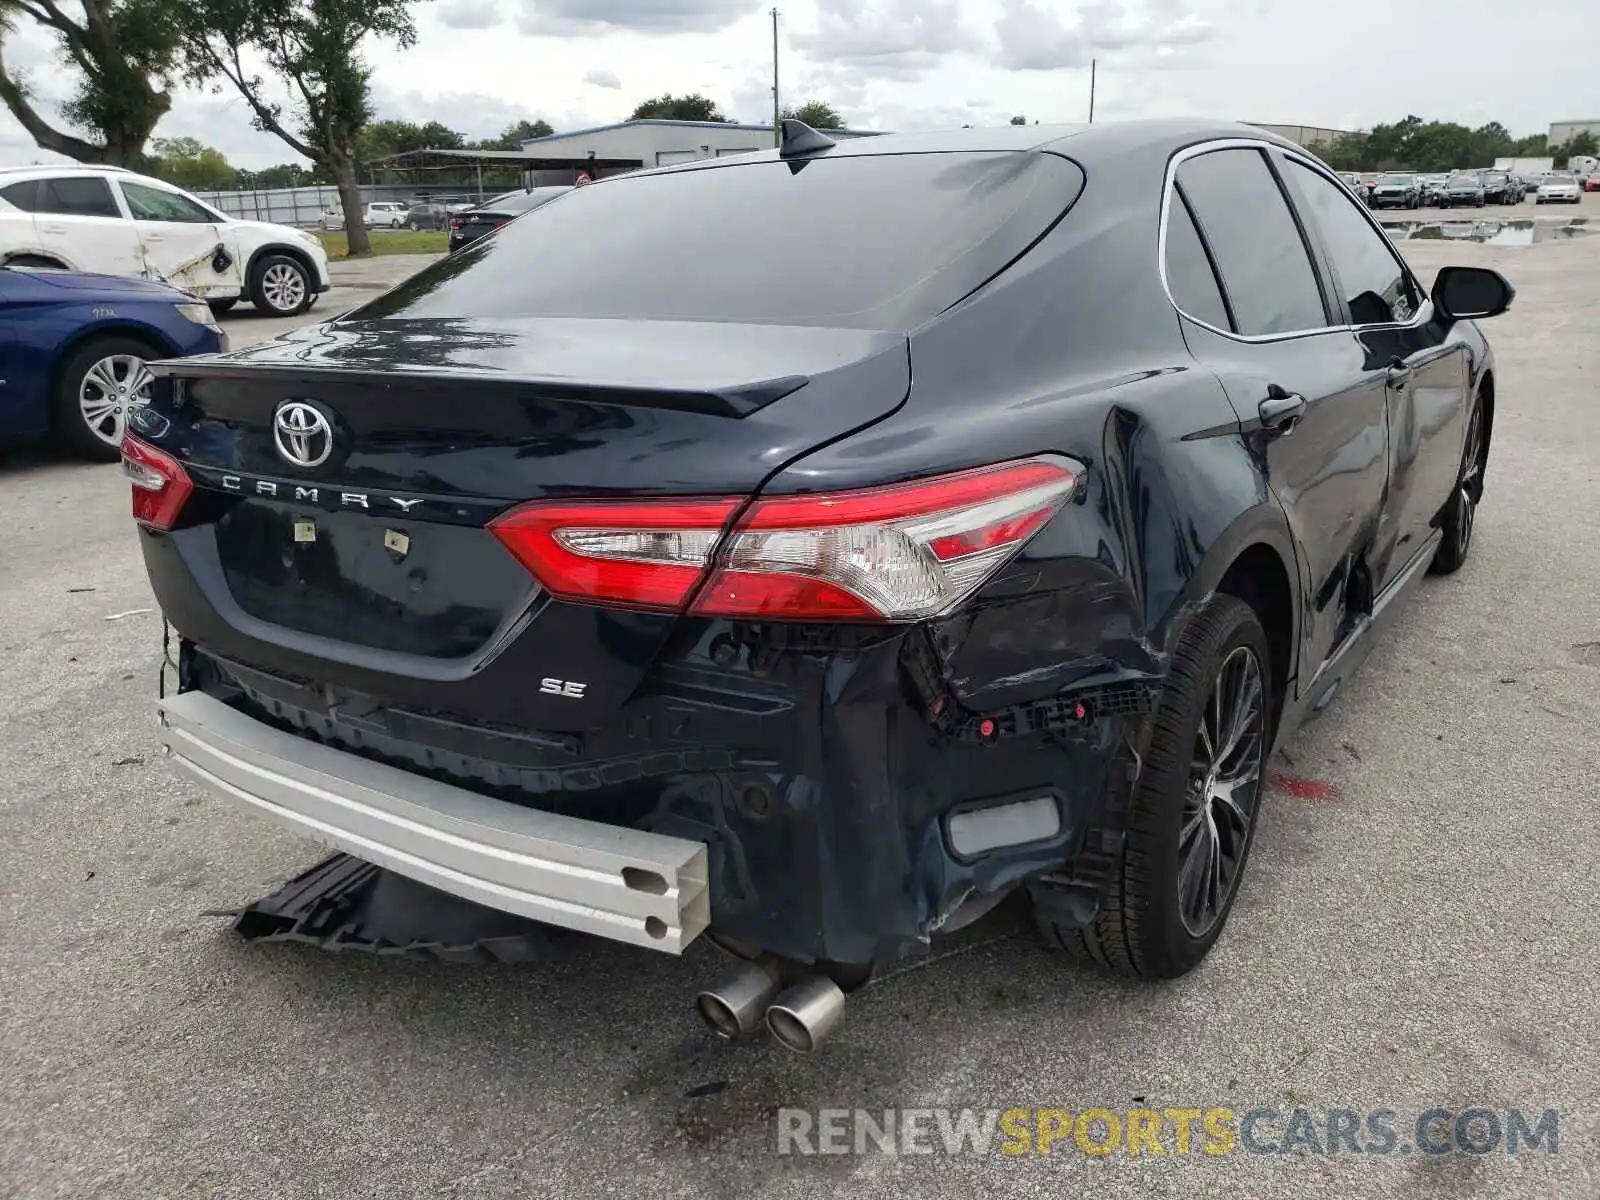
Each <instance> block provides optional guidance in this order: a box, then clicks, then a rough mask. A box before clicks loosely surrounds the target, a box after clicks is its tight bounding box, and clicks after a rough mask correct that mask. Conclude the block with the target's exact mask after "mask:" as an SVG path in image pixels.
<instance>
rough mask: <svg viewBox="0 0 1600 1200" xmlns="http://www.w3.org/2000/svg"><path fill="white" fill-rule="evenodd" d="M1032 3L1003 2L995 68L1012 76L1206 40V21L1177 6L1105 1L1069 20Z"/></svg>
mask: <svg viewBox="0 0 1600 1200" xmlns="http://www.w3.org/2000/svg"><path fill="white" fill-rule="evenodd" d="M1058 8H1059V6H1058V5H1052V6H1050V7H1049V8H1048V9H1047V8H1046V7H1045V5H1044V4H1041V3H1035V2H1034V0H1002V6H1001V12H1000V19H999V21H998V22H997V23H996V27H995V31H996V33H997V34H998V35H999V42H1000V46H999V54H998V55H997V58H996V62H997V63H998V65H999V66H1001V67H1002V68H1005V69H1008V70H1012V71H1053V70H1057V69H1059V68H1061V67H1081V66H1084V65H1085V64H1087V63H1088V61H1089V60H1090V59H1091V58H1093V57H1095V56H1097V55H1101V54H1116V53H1118V52H1123V51H1133V52H1138V51H1145V52H1150V51H1157V50H1161V49H1164V48H1167V47H1172V46H1188V45H1195V44H1197V43H1200V42H1204V41H1206V40H1208V39H1209V38H1210V37H1211V34H1212V28H1211V25H1210V23H1209V22H1208V21H1206V20H1205V19H1204V18H1203V17H1201V16H1199V15H1198V14H1196V13H1192V12H1187V11H1185V10H1184V8H1183V7H1182V5H1181V0H1106V2H1100V3H1093V4H1080V5H1078V7H1077V9H1076V10H1075V12H1074V14H1073V17H1072V19H1071V20H1065V19H1063V18H1062V17H1061V16H1059V15H1058V14H1057V12H1056V11H1054V10H1055V9H1058Z"/></svg>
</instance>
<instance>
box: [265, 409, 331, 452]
mask: <svg viewBox="0 0 1600 1200" xmlns="http://www.w3.org/2000/svg"><path fill="white" fill-rule="evenodd" d="M272 440H273V443H274V444H275V445H276V446H277V448H278V456H279V457H280V458H282V459H283V461H284V462H286V463H289V464H290V465H291V466H296V467H320V466H321V465H322V464H323V463H325V462H327V461H328V456H329V455H331V454H332V453H333V426H332V425H331V424H330V423H329V422H328V418H327V417H325V416H323V414H322V413H321V412H320V411H319V410H318V409H316V408H314V407H313V406H311V405H310V404H307V403H306V402H305V401H304V400H285V401H284V402H283V403H282V404H280V405H278V407H277V410H276V411H275V412H273V414H272Z"/></svg>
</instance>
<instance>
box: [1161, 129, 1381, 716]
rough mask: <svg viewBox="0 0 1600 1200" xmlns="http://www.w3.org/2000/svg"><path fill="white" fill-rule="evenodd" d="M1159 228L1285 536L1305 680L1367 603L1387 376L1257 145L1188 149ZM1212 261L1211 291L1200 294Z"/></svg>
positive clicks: (1198, 347)
mask: <svg viewBox="0 0 1600 1200" xmlns="http://www.w3.org/2000/svg"><path fill="white" fill-rule="evenodd" d="M1167 222H1168V224H1167V230H1166V246H1167V263H1166V270H1167V278H1168V285H1169V287H1170V288H1171V289H1172V291H1173V299H1174V302H1175V303H1177V305H1178V307H1179V309H1180V311H1181V312H1183V313H1184V333H1185V337H1186V338H1187V339H1188V342H1189V346H1190V349H1191V350H1192V351H1193V352H1194V354H1195V357H1196V358H1198V359H1199V360H1200V361H1201V362H1203V363H1205V364H1206V365H1207V366H1209V367H1210V368H1211V369H1212V370H1213V371H1214V372H1216V374H1217V377H1218V378H1219V379H1220V380H1221V381H1222V384H1223V386H1224V388H1226V390H1227V392H1228V395H1229V398H1230V399H1231V400H1232V401H1233V404H1234V407H1235V408H1236V409H1237V410H1238V413H1239V417H1240V419H1241V421H1243V423H1244V428H1245V431H1246V435H1247V437H1249V439H1250V440H1251V443H1252V445H1253V448H1254V449H1255V451H1256V453H1257V455H1258V461H1259V463H1260V466H1261V469H1262V471H1263V474H1264V475H1265V478H1266V482H1267V485H1268V486H1269V487H1270V488H1271V489H1272V492H1273V493H1274V495H1276V497H1277V498H1278V500H1279V502H1280V503H1281V504H1282V505H1283V508H1284V510H1285V512H1286V513H1287V515H1288V520H1289V526H1290V528H1291V530H1292V532H1293V534H1294V538H1295V543H1296V550H1297V552H1298V554H1299V558H1300V571H1301V576H1302V585H1303V587H1302V594H1303V595H1304V596H1305V597H1306V598H1307V603H1308V604H1309V606H1310V612H1309V613H1307V614H1306V619H1305V620H1303V621H1302V645H1301V650H1300V658H1301V661H1300V680H1301V683H1302V686H1304V685H1305V684H1307V683H1308V682H1309V681H1310V680H1311V679H1312V678H1313V677H1314V675H1315V674H1316V672H1317V671H1318V670H1320V669H1321V667H1322V665H1323V664H1324V663H1326V662H1327V661H1328V660H1330V659H1331V658H1332V657H1333V655H1334V654H1335V653H1336V652H1337V650H1338V647H1339V646H1340V644H1341V643H1342V642H1343V641H1344V639H1345V638H1346V637H1347V636H1348V635H1349V634H1350V633H1351V632H1352V631H1353V630H1354V629H1355V628H1356V627H1357V625H1358V623H1359V621H1360V619H1361V617H1362V616H1363V615H1365V614H1367V613H1369V612H1370V611H1371V601H1372V570H1373V567H1372V563H1371V561H1370V559H1371V555H1372V551H1373V547H1374V544H1375V541H1376V538H1377V535H1378V531H1379V529H1378V527H1379V519H1380V515H1381V513H1382V511H1383V500H1384V489H1385V486H1386V484H1387V474H1388V465H1387V463H1388V460H1387V455H1386V438H1387V419H1386V412H1385V405H1384V393H1383V386H1384V383H1383V380H1384V376H1383V372H1382V371H1381V370H1374V369H1372V368H1370V367H1369V366H1368V365H1367V363H1366V362H1365V359H1364V356H1363V354H1362V352H1361V350H1360V348H1359V346H1357V344H1356V343H1355V341H1354V340H1353V339H1352V338H1351V336H1350V332H1349V330H1348V329H1347V328H1345V327H1344V324H1343V320H1342V318H1341V317H1339V316H1338V315H1337V310H1336V309H1335V308H1334V307H1332V305H1331V302H1330V299H1329V297H1328V296H1327V295H1326V294H1325V290H1324V287H1323V284H1322V281H1321V279H1320V276H1319V273H1318V270H1317V265H1316V258H1315V256H1314V254H1313V251H1312V247H1311V245H1310V244H1309V243H1308V241H1307V239H1306V236H1305V234H1304V231H1303V230H1302V229H1301V228H1300V225H1299V223H1298V220H1297V217H1296V214H1295V211H1294V210H1293V209H1292V208H1291V207H1290V205H1289V202H1288V200H1287V198H1286V196H1285V193H1284V191H1283V187H1282V185H1281V183H1280V181H1279V178H1278V175H1277V172H1276V170H1275V168H1274V166H1273V164H1272V162H1271V160H1270V159H1269V157H1268V155H1267V154H1266V153H1265V148H1264V147H1257V146H1251V145H1227V146H1224V147H1222V148H1215V149H1213V148H1208V147H1201V148H1200V149H1199V151H1198V152H1191V153H1190V154H1189V155H1188V156H1187V157H1185V158H1184V159H1183V160H1182V161H1181V162H1180V163H1179V165H1178V169H1177V171H1176V174H1175V187H1174V191H1173V194H1172V195H1171V196H1170V197H1169V199H1168V205H1167ZM1186 264H1187V265H1186ZM1207 267H1214V270H1215V278H1216V279H1220V284H1221V287H1220V293H1218V292H1216V291H1215V290H1208V289H1214V288H1215V281H1214V280H1210V281H1209V282H1208V280H1209V278H1210V277H1209V275H1208V272H1207V270H1206V268H1207ZM1178 279H1186V280H1189V281H1191V282H1189V283H1183V282H1178V283H1175V282H1174V281H1175V280H1178Z"/></svg>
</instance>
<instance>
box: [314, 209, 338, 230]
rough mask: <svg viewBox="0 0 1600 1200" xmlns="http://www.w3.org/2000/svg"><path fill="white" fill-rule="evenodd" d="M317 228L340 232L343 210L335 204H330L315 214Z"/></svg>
mask: <svg viewBox="0 0 1600 1200" xmlns="http://www.w3.org/2000/svg"><path fill="white" fill-rule="evenodd" d="M317 228H318V229H327V230H340V229H343V228H344V209H342V208H340V207H339V206H338V205H337V204H330V205H328V207H327V208H324V209H323V210H322V211H321V212H319V213H318V214H317Z"/></svg>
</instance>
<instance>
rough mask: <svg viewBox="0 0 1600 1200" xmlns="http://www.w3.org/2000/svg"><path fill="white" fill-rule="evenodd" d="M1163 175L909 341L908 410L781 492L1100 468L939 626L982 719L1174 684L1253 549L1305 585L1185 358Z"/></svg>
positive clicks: (1261, 482)
mask: <svg viewBox="0 0 1600 1200" xmlns="http://www.w3.org/2000/svg"><path fill="white" fill-rule="evenodd" d="M1166 157H1167V155H1166V152H1165V151H1164V150H1163V151H1159V152H1150V151H1147V152H1143V153H1142V154H1139V155H1134V154H1130V155H1128V156H1126V157H1124V158H1121V159H1116V160H1113V161H1111V162H1108V163H1103V164H1102V165H1101V166H1099V167H1097V168H1096V170H1095V171H1093V172H1091V173H1089V181H1088V185H1087V186H1086V188H1085V190H1084V194H1083V196H1082V197H1081V198H1080V199H1079V201H1078V202H1077V204H1076V205H1075V206H1074V208H1073V210H1072V211H1071V212H1070V213H1069V214H1068V215H1067V216H1066V218H1065V219H1063V220H1062V221H1061V222H1060V223H1059V224H1058V225H1057V226H1056V227H1055V229H1054V230H1053V231H1052V232H1051V233H1050V234H1049V235H1047V237H1046V238H1045V239H1044V240H1043V241H1042V242H1041V243H1040V244H1039V245H1037V246H1036V247H1035V248H1034V250H1033V251H1032V252H1031V253H1029V254H1028V255H1027V256H1025V257H1024V258H1023V259H1022V260H1021V261H1020V262H1019V263H1018V264H1017V265H1016V266H1014V267H1013V268H1012V270H1011V271H1010V272H1008V273H1007V274H1005V275H1003V276H1002V277H1001V278H1000V279H999V280H997V281H995V282H994V283H991V284H990V285H989V286H988V287H987V288H986V289H984V290H983V291H981V292H980V293H979V294H977V295H975V296H974V297H972V298H970V299H969V300H968V301H967V302H965V303H963V304H961V305H958V306H957V307H956V308H954V309H952V310H951V311H949V312H947V313H946V314H944V315H943V316H942V317H940V318H939V319H937V320H936V321H934V322H932V323H930V324H929V325H928V326H926V327H925V328H923V329H922V330H920V331H918V332H917V333H916V334H914V335H913V337H912V348H911V358H912V374H913V380H914V382H913V385H912V390H911V397H910V400H909V402H908V404H907V405H906V406H905V407H904V408H903V409H901V410H900V411H899V412H897V413H895V414H894V415H893V416H891V417H890V418H888V419H887V420H885V421H883V422H881V423H880V424H878V425H875V426H873V427H872V428H870V429H868V430H865V431H863V432H862V433H860V434H858V435H856V436H854V437H852V438H849V439H847V440H845V441H842V442H839V443H836V444H834V445H832V446H828V447H825V448H823V449H821V450H818V451H817V452H815V453H813V454H812V455H810V456H808V457H807V458H805V459H804V460H802V461H801V462H799V463H798V464H796V465H795V466H793V467H791V468H790V469H789V470H788V471H785V472H784V473H782V474H781V475H779V476H778V477H777V478H775V479H774V480H773V481H772V482H771V484H770V485H769V487H768V490H769V491H790V492H793V491H809V490H814V489H815V490H821V489H830V488H845V487H852V486H861V485H864V484H867V483H871V482H884V481H888V480H891V479H901V478H911V477H914V476H917V475H927V474H932V473H936V472H939V471H945V470H955V469H959V468H962V467H968V466H975V465H979V464H982V463H991V462H999V461H1003V460H1006V459H1011V458H1019V457H1025V456H1028V455H1032V454H1038V453H1042V452H1055V453H1059V454H1063V455H1067V456H1069V457H1071V458H1073V459H1076V460H1077V461H1078V462H1080V463H1083V464H1084V465H1085V466H1087V468H1088V470H1087V476H1086V487H1085V489H1084V491H1083V494H1082V496H1081V497H1080V499H1079V500H1078V501H1077V502H1076V503H1074V504H1072V505H1070V506H1069V507H1068V508H1066V509H1064V510H1063V511H1062V513H1060V514H1059V515H1058V516H1057V517H1056V518H1055V519H1054V520H1053V521H1052V522H1051V523H1050V524H1049V525H1048V526H1047V527H1046V528H1045V529H1044V530H1042V531H1041V532H1040V534H1039V535H1038V536H1037V537H1035V538H1034V539H1033V541H1032V542H1030V544H1029V545H1028V547H1027V548H1026V549H1025V550H1024V552H1023V553H1022V554H1021V555H1020V556H1019V557H1018V558H1017V559H1016V560H1014V561H1013V562H1012V563H1011V564H1010V565H1009V566H1008V567H1007V568H1006V569H1004V570H1003V571H1002V572H1001V573H1000V574H999V575H998V576H997V577H996V578H995V579H994V580H992V581H991V582H990V583H989V584H988V585H987V586H986V587H985V589H984V590H983V591H982V592H981V593H980V595H979V597H978V598H977V600H976V602H975V603H974V604H972V605H971V606H969V608H968V609H967V610H966V611H964V612H963V613H962V614H960V615H958V616H956V617H953V618H950V619H948V620H945V621H943V622H940V623H938V624H937V625H936V626H935V629H934V636H935V640H936V643H937V647H938V652H939V654H940V657H941V658H942V660H943V664H944V669H945V672H946V677H947V681H948V682H949V684H950V685H951V687H952V690H953V691H954V692H955V693H956V695H957V697H958V698H959V699H961V701H962V702H963V703H964V704H966V705H967V706H968V707H970V708H973V709H977V710H994V709H997V708H1000V707H1003V706H1008V705H1012V704H1019V703H1025V702H1028V701H1031V700H1035V699H1043V698H1046V697H1049V696H1052V695H1055V694H1057V693H1058V692H1060V691H1061V690H1062V689H1063V688H1065V687H1068V686H1071V685H1072V684H1074V683H1087V682H1089V681H1091V680H1092V681H1093V682H1094V683H1096V684H1098V683H1101V682H1112V681H1115V680H1119V679H1121V680H1128V679H1138V678H1146V679H1153V678H1157V677H1159V676H1161V675H1162V674H1163V673H1164V671H1165V666H1166V661H1167V658H1168V656H1169V655H1170V654H1171V652H1172V649H1173V647H1174V646H1175V644H1176V642H1177V639H1178V637H1179V636H1180V635H1181V632H1182V629H1183V627H1184V625H1185V623H1186V620H1187V618H1188V616H1189V615H1190V614H1191V613H1192V611H1193V609H1194V607H1195V606H1196V605H1197V604H1198V603H1199V602H1200V601H1201V600H1203V599H1204V597H1205V596H1206V595H1207V594H1208V593H1209V592H1210V591H1211V590H1212V589H1214V588H1215V587H1216V586H1217V584H1218V582H1219V581H1220V580H1221V579H1222V577H1223V575H1224V573H1225V572H1226V570H1227V568H1228V566H1229V565H1231V563H1232V562H1233V560H1234V558H1235V557H1236V556H1237V555H1238V554H1239V553H1240V552H1241V551H1243V550H1244V549H1245V548H1247V547H1248V546H1249V545H1251V544H1252V543H1254V542H1263V543H1266V544H1268V545H1270V546H1272V547H1273V548H1274V550H1275V551H1276V552H1277V553H1278V554H1279V556H1280V559H1281V561H1282V562H1283V565H1284V567H1285V571H1286V573H1287V574H1288V575H1289V577H1290V579H1291V581H1293V580H1294V579H1295V578H1296V572H1295V559H1294V555H1293V550H1292V542H1291V541H1290V538H1289V535H1288V530H1287V525H1286V522H1285V520H1284V517H1283V513H1282V510H1281V508H1279V507H1278V505H1277V503H1276V501H1275V500H1274V499H1273V498H1272V497H1271V495H1270V493H1269V491H1268V489H1267V487H1266V483H1265V479H1264V477H1263V475H1262V473H1261V471H1260V470H1259V469H1258V467H1257V465H1256V462H1255V460H1254V458H1253V457H1252V454H1251V450H1250V447H1249V445H1248V443H1247V442H1246V440H1245V438H1244V436H1243V434H1242V432H1241V429H1240V423H1239V418H1238V414H1237V413H1236V412H1235V411H1234V409H1233V407H1232V405H1231V404H1230V402H1229V400H1228V397H1227V395H1226V393H1225V392H1224V391H1223V389H1222V387H1221V385H1220V383H1219V382H1218V381H1217V379H1216V378H1215V377H1214V376H1213V375H1212V374H1211V373H1210V372H1209V371H1207V370H1205V369H1203V368H1201V367H1200V366H1199V365H1198V364H1197V363H1196V362H1195V361H1194V360H1193V358H1192V357H1191V356H1190V354H1189V352H1188V349H1187V347H1186V346H1185V344H1184V342H1183V339H1182V337H1181V334H1180V331H1179V326H1178V318H1177V316H1176V314H1175V313H1174V312H1173V310H1172V307H1171V304H1170V302H1169V301H1168V299H1167V296H1166V293H1165V291H1164V289H1163V288H1162V286H1161V282H1160V276H1159V272H1158V270H1157V262H1156V254H1157V228H1158V217H1159V199H1160V195H1161V186H1162V176H1163V172H1164V169H1165V165H1166ZM1130 198H1137V199H1134V200H1131V201H1130ZM1292 586H1293V583H1292V582H1291V587H1292ZM1291 619H1292V618H1291ZM1291 644H1292V643H1291ZM1289 673H1290V674H1291V675H1292V674H1293V667H1292V666H1291V668H1290V672H1289Z"/></svg>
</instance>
